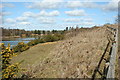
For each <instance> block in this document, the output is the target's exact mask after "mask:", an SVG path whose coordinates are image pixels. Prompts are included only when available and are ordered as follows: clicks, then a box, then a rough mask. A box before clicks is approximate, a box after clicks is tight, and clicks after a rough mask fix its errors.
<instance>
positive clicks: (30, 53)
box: [12, 42, 57, 68]
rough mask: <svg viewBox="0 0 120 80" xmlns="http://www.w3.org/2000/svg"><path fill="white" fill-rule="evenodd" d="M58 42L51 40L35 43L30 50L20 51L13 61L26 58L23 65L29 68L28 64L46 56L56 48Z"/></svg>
mask: <svg viewBox="0 0 120 80" xmlns="http://www.w3.org/2000/svg"><path fill="white" fill-rule="evenodd" d="M56 43H57V42H49V43H43V44H38V45H35V46H33V47H31V48H30V49H29V50H27V51H24V52H22V53H20V54H19V55H18V56H17V57H14V58H13V60H12V62H13V63H14V62H20V61H21V60H24V62H23V63H22V65H21V66H22V67H23V68H27V66H28V65H32V64H35V63H37V62H39V61H41V60H43V59H44V58H46V57H47V56H48V54H49V53H50V51H51V50H52V49H54V47H55V46H56Z"/></svg>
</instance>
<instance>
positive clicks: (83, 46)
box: [26, 27, 108, 78]
mask: <svg viewBox="0 0 120 80" xmlns="http://www.w3.org/2000/svg"><path fill="white" fill-rule="evenodd" d="M71 34H72V33H71ZM107 42H108V40H107V34H106V27H99V28H91V29H86V30H85V29H83V30H79V32H77V35H74V36H72V37H69V38H68V39H66V40H64V41H62V42H59V43H58V44H57V45H56V47H55V48H54V49H53V50H51V52H50V54H49V55H48V57H47V58H45V59H44V60H43V61H40V62H38V63H37V64H34V65H33V66H34V67H32V68H31V74H32V75H33V76H35V77H37V78H91V76H92V73H93V71H94V69H95V67H96V66H97V64H98V62H99V60H100V58H101V55H102V53H103V52H104V49H105V47H106V45H107ZM28 71H29V73H30V70H28ZM26 75H28V74H27V73H26ZM29 77H32V76H31V75H30V76H29Z"/></svg>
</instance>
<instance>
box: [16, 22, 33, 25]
mask: <svg viewBox="0 0 120 80" xmlns="http://www.w3.org/2000/svg"><path fill="white" fill-rule="evenodd" d="M17 24H19V25H29V24H31V23H30V22H18V23H17Z"/></svg>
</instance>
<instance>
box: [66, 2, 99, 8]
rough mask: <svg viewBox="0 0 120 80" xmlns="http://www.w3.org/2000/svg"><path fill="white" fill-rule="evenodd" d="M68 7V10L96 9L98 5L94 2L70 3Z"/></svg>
mask: <svg viewBox="0 0 120 80" xmlns="http://www.w3.org/2000/svg"><path fill="white" fill-rule="evenodd" d="M66 6H67V7H68V8H96V7H97V6H98V5H97V4H95V3H94V2H82V1H68V2H67V4H66Z"/></svg>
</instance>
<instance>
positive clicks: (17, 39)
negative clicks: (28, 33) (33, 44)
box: [2, 38, 35, 48]
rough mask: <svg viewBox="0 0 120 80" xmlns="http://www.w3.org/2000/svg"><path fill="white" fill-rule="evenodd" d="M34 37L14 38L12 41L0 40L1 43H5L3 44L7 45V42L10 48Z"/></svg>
mask: <svg viewBox="0 0 120 80" xmlns="http://www.w3.org/2000/svg"><path fill="white" fill-rule="evenodd" d="M34 39H35V38H15V39H14V40H12V41H10V40H9V41H2V43H4V44H5V46H7V45H8V44H10V45H11V46H10V47H11V48H12V47H13V46H15V45H17V44H18V43H19V42H24V43H28V42H30V41H31V40H34Z"/></svg>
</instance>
